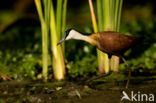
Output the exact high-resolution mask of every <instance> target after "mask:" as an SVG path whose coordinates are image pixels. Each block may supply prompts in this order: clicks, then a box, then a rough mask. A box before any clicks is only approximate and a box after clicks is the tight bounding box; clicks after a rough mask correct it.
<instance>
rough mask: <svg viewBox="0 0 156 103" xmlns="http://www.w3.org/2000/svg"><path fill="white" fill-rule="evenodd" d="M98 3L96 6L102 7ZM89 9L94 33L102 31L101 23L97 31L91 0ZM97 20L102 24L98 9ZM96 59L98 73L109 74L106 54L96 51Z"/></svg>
mask: <svg viewBox="0 0 156 103" xmlns="http://www.w3.org/2000/svg"><path fill="white" fill-rule="evenodd" d="M97 1H98V6H100V7H102V5H101V1H100V0H97ZM89 7H90V12H91V18H92V25H93V29H94V32H98V31H101V30H102V27H103V25H102V23H100V24H99V25H100V26H99V30H98V26H97V21H96V17H95V13H94V8H93V4H92V0H89ZM98 14H99V16H98V20H99V22H102V20H103V19H102V12H101V9H98ZM97 57H98V68H99V72H100V73H101V74H102V73H108V72H109V59H108V56H107V54H106V53H103V52H101V51H99V50H98V49H97Z"/></svg>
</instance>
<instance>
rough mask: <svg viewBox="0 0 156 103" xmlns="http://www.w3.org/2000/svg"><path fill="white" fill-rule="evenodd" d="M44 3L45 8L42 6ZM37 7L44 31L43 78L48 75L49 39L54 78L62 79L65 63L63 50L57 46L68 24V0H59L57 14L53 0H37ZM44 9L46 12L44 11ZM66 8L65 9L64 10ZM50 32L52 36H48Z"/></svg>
mask: <svg viewBox="0 0 156 103" xmlns="http://www.w3.org/2000/svg"><path fill="white" fill-rule="evenodd" d="M42 3H43V8H42ZM35 4H36V8H37V11H38V14H39V18H40V22H41V31H42V51H43V53H42V54H43V55H42V62H43V73H42V74H43V78H44V79H45V80H47V75H48V41H50V49H51V53H52V59H51V60H52V66H53V72H54V78H55V79H56V80H61V79H64V78H65V63H64V57H63V51H62V49H61V47H60V46H57V43H58V41H59V40H60V38H61V36H62V31H63V30H64V29H65V25H66V23H65V22H66V7H67V0H57V7H56V8H57V9H56V16H55V12H54V7H53V2H52V0H43V2H41V0H35ZM42 9H43V10H44V12H43V11H42ZM64 9H65V10H64ZM62 25H63V26H62ZM48 34H50V37H48V36H49V35H48Z"/></svg>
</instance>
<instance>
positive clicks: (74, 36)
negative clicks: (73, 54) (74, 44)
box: [66, 30, 95, 44]
mask: <svg viewBox="0 0 156 103" xmlns="http://www.w3.org/2000/svg"><path fill="white" fill-rule="evenodd" d="M69 39H76V40H83V41H86V42H88V43H90V44H95V40H93V39H92V38H90V37H89V36H85V35H83V34H81V33H79V32H77V31H76V30H71V31H70V33H69V35H68V37H67V38H66V40H69Z"/></svg>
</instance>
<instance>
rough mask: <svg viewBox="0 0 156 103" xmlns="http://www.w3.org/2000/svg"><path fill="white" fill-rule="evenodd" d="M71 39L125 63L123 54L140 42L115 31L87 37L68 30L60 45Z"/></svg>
mask: <svg viewBox="0 0 156 103" xmlns="http://www.w3.org/2000/svg"><path fill="white" fill-rule="evenodd" d="M70 39H75V40H83V41H85V42H88V43H89V44H91V45H93V46H96V48H98V49H99V50H100V51H102V52H105V53H107V54H108V55H109V57H110V56H112V55H116V56H119V57H121V59H122V60H123V61H124V62H126V61H125V59H124V58H123V54H124V53H125V52H126V51H127V50H128V49H129V48H131V47H133V46H134V45H136V44H137V43H138V41H139V39H138V38H136V37H133V36H128V35H124V34H122V33H119V32H114V31H104V32H97V33H92V34H90V35H89V36H87V35H83V34H82V33H80V32H78V31H76V30H74V29H67V30H66V31H65V34H64V37H63V38H62V39H61V40H60V41H59V43H58V45H59V44H61V43H62V42H64V41H66V40H70ZM129 75H130V72H129ZM129 78H130V76H129V77H128V81H127V85H126V87H128V84H129Z"/></svg>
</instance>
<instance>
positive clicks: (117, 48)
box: [58, 29, 139, 56]
mask: <svg viewBox="0 0 156 103" xmlns="http://www.w3.org/2000/svg"><path fill="white" fill-rule="evenodd" d="M70 39H77V40H83V41H86V42H88V43H90V44H91V45H93V46H96V47H97V48H98V49H99V50H101V51H102V52H105V53H108V54H109V55H110V56H111V55H117V56H122V55H123V53H124V52H125V51H127V50H128V49H129V48H131V47H133V46H134V45H136V44H137V42H138V41H139V39H138V38H136V37H133V36H128V35H124V34H122V33H119V32H114V31H104V32H97V33H92V34H91V35H89V36H86V35H83V34H82V33H80V32H78V31H76V30H74V29H68V30H66V31H65V35H64V38H63V39H62V40H61V41H60V42H59V43H58V44H61V43H62V42H63V41H66V40H70Z"/></svg>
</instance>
